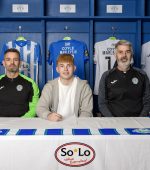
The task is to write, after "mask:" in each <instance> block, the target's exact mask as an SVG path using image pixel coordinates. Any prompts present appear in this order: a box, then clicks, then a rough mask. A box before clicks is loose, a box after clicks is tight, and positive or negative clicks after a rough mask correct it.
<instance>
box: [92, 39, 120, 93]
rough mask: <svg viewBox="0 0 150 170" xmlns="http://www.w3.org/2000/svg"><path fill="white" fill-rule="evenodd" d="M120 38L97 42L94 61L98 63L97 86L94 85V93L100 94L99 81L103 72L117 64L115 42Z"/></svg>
mask: <svg viewBox="0 0 150 170" xmlns="http://www.w3.org/2000/svg"><path fill="white" fill-rule="evenodd" d="M118 41H119V40H112V39H107V40H104V41H100V42H97V43H95V45H94V49H95V54H94V62H95V64H96V76H95V86H94V94H95V95H98V90H99V82H100V79H101V76H102V74H103V73H104V72H105V71H107V70H110V69H112V68H113V66H114V64H115V61H116V59H115V56H114V49H115V44H116V43H117V42H118Z"/></svg>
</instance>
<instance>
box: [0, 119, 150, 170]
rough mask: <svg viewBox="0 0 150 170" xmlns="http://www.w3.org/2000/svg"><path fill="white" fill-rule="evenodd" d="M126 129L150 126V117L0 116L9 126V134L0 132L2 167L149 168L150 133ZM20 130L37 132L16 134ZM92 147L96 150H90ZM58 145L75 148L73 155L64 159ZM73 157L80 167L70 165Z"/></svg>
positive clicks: (57, 169) (56, 169) (23, 169)
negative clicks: (80, 131) (52, 118)
mask: <svg viewBox="0 0 150 170" xmlns="http://www.w3.org/2000/svg"><path fill="white" fill-rule="evenodd" d="M105 128H106V129H108V128H110V129H116V131H117V132H118V134H119V135H103V134H100V133H99V129H105ZM125 128H140V129H142V128H150V118H132V117H131V118H77V119H68V120H66V121H62V122H49V121H47V120H43V119H40V118H34V119H23V118H0V129H9V132H8V133H7V134H6V135H0V170H70V169H71V170H149V169H150V135H130V134H129V133H127V131H125ZM19 129H36V132H35V135H16V134H17V132H18V130H19ZM45 129H63V135H44V132H45ZM72 129H90V132H91V135H73V134H72ZM84 145H85V146H87V147H85V148H84ZM70 146H71V149H70ZM89 147H90V148H92V149H93V150H91V149H90V152H89ZM59 148H63V149H64V151H65V152H66V151H68V150H72V151H69V152H68V153H69V154H70V153H73V156H68V155H67V156H64V155H63V156H64V157H63V161H62V159H61V158H60V157H61V155H60V154H64V153H65V152H57V151H58V149H59ZM79 150H80V151H81V155H80V156H78V155H79V154H78V151H79ZM59 151H60V150H59ZM93 151H94V152H93ZM83 153H87V155H84V154H83ZM89 153H90V154H89ZM93 153H95V155H94V156H95V157H94V156H93V155H92V154H93ZM90 156H91V157H90ZM89 157H90V158H89ZM57 158H58V160H57ZM92 158H93V160H92ZM71 159H72V160H74V161H77V164H76V165H79V166H78V167H76V166H75V167H71V166H69V163H68V162H69V160H71ZM59 160H61V161H62V162H61V161H59ZM67 160H68V161H67ZM90 160H92V161H91V162H90ZM83 161H84V162H87V164H85V165H84V164H82V162H83ZM88 161H89V163H88ZM70 162H71V161H70ZM78 162H80V163H78ZM66 164H67V165H66ZM81 164H82V166H81ZM70 165H71V163H70Z"/></svg>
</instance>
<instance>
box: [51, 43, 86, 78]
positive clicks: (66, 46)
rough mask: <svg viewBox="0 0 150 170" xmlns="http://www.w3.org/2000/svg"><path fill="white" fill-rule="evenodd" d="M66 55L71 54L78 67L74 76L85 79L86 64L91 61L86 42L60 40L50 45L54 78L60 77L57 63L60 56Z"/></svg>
mask: <svg viewBox="0 0 150 170" xmlns="http://www.w3.org/2000/svg"><path fill="white" fill-rule="evenodd" d="M64 53H69V54H71V55H72V56H73V57H74V64H75V65H76V71H75V73H74V74H75V75H76V76H78V77H80V78H81V79H85V66H84V64H85V61H87V60H88V59H89V57H88V52H87V46H86V44H85V43H84V42H81V41H77V40H59V41H57V42H53V43H51V44H50V46H49V59H48V63H49V64H52V65H53V78H56V77H58V76H59V74H58V73H57V72H56V61H57V58H58V56H59V55H60V54H64Z"/></svg>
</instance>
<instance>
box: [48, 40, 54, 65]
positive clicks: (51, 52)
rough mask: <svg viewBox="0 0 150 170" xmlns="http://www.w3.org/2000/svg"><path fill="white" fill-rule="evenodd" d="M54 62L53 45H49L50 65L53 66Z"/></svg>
mask: <svg viewBox="0 0 150 170" xmlns="http://www.w3.org/2000/svg"><path fill="white" fill-rule="evenodd" d="M52 60H53V43H52V44H50V45H49V51H48V60H47V61H48V64H49V65H51V64H52Z"/></svg>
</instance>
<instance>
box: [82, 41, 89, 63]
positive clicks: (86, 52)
mask: <svg viewBox="0 0 150 170" xmlns="http://www.w3.org/2000/svg"><path fill="white" fill-rule="evenodd" d="M83 51H84V61H85V62H86V61H88V60H89V52H88V49H87V45H86V44H85V43H83Z"/></svg>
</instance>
